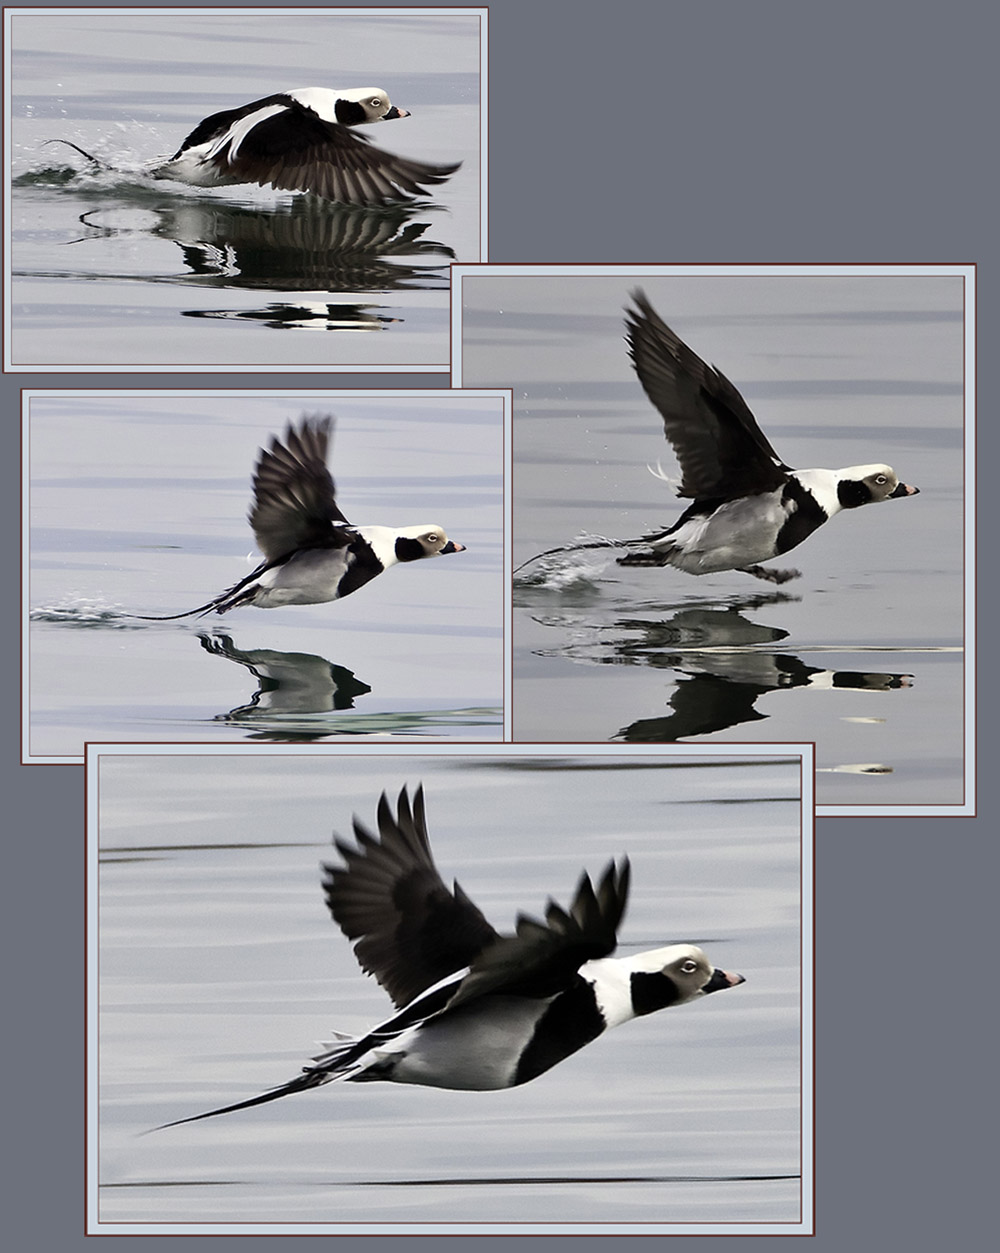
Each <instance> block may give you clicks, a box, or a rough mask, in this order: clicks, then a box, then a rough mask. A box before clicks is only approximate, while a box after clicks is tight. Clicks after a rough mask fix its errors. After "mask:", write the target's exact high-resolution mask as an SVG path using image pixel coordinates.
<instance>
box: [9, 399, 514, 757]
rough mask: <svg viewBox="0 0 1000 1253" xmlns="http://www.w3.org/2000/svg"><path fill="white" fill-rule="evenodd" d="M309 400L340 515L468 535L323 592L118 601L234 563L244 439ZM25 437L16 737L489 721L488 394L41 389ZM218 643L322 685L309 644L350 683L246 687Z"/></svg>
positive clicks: (213, 590) (498, 643)
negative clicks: (229, 600)
mask: <svg viewBox="0 0 1000 1253" xmlns="http://www.w3.org/2000/svg"><path fill="white" fill-rule="evenodd" d="M317 412H326V413H332V414H334V416H335V419H336V426H335V430H334V435H333V441H332V446H331V451H330V456H329V464H330V468H331V471H332V473H333V476H334V481H335V484H336V489H337V493H338V501H339V503H340V506H341V509H342V510H343V512H344V513H345V515H346V516H347V517H348V518H349V519H350V520H351V521H352V522H355V523H356V524H358V525H366V524H379V525H387V526H397V525H400V526H405V525H411V524H418V523H423V522H433V523H435V524H437V525H440V526H443V527H444V529H445V530H446V531H447V533H448V534H449V535H450V537H451V538H452V539H454V540H455V541H457V542H458V543H462V544H465V545H466V549H467V551H465V552H460V553H453V554H449V555H447V556H442V557H438V558H433V559H431V560H427V561H422V562H416V563H414V564H412V565H401V566H398V567H394V568H392V569H390V570H388V571H386V572H385V573H384V574H383V575H381V576H380V577H379V578H377V579H375V580H373V581H372V582H371V583H370V584H368V585H366V586H365V587H363V588H361V589H359V591H357V592H355V593H354V594H353V595H351V596H349V597H346V598H345V599H344V600H342V601H337V602H334V603H330V604H324V605H295V606H288V607H284V608H279V609H267V610H264V609H255V608H243V609H237V610H234V611H232V612H230V613H228V614H226V615H224V616H219V615H215V614H212V615H210V616H209V617H208V618H188V619H182V620H181V621H179V622H140V621H138V620H136V619H135V618H133V617H131V616H130V615H132V614H172V613H179V612H181V611H182V610H186V609H193V608H195V607H196V606H198V605H201V604H204V603H205V602H206V601H208V600H210V599H211V598H212V597H213V596H215V595H217V594H218V593H219V592H221V591H222V590H223V589H224V588H226V587H229V586H230V585H232V584H233V583H235V582H236V581H237V580H239V579H240V578H242V577H243V576H244V575H246V574H248V573H249V572H250V570H251V569H252V568H253V565H252V564H248V560H247V559H248V555H250V554H255V543H254V539H253V534H252V532H251V531H250V528H249V526H248V525H247V521H246V512H247V507H248V505H249V502H250V475H251V470H252V467H253V463H254V460H255V458H256V454H257V449H258V448H259V447H261V446H263V445H265V444H267V443H268V442H269V440H270V437H271V435H272V434H279V433H281V432H283V431H284V428H285V425H286V423H287V422H288V421H289V420H297V419H298V418H299V416H300V415H301V414H303V413H317ZM25 446H26V448H27V451H28V456H29V464H30V487H29V496H28V505H27V513H26V516H27V518H28V520H29V527H28V529H27V537H28V543H29V564H28V576H29V577H28V585H27V589H26V591H27V595H26V610H27V613H28V614H30V616H31V620H30V621H28V622H26V623H25V631H26V639H27V641H28V649H29V651H28V656H27V661H28V682H27V683H26V685H25V714H26V728H25V745H24V748H25V753H26V755H30V756H31V757H32V758H33V759H36V760H37V759H39V758H42V759H45V758H50V759H51V758H53V757H54V758H57V759H58V758H63V759H66V758H68V759H70V760H72V759H74V758H75V759H76V760H81V759H82V755H83V744H84V741H85V740H88V739H90V740H93V739H105V740H107V739H114V740H156V739H162V740H169V741H177V740H192V739H197V740H213V739H230V740H232V739H244V740H246V739H254V738H263V739H269V738H270V739H279V740H289V739H296V738H301V739H302V740H303V741H305V742H309V741H310V740H313V739H323V738H332V739H336V738H340V737H342V736H344V735H353V734H357V735H362V736H367V735H373V734H375V735H387V736H393V735H400V734H406V735H413V736H416V737H418V738H422V737H425V736H427V737H431V738H453V737H458V738H470V739H498V738H500V737H501V736H502V733H503V728H502V706H503V700H504V693H503V668H504V650H503V604H504V586H503V564H502V563H503V487H502V473H501V470H502V448H503V402H502V401H501V400H500V399H498V398H494V397H482V398H476V397H470V396H465V395H462V394H461V393H444V394H440V393H439V394H437V395H425V394H419V393H418V394H417V395H415V396H381V397H380V396H378V395H374V396H373V395H370V394H367V393H362V394H361V395H358V394H357V393H354V394H353V395H343V394H337V393H333V394H331V393H330V392H324V391H320V390H316V389H313V390H311V391H308V392H300V393H291V392H288V393H285V394H282V395H256V396H226V395H225V394H218V395H216V394H212V393H206V392H202V393H200V394H191V395H186V396H183V395H182V396H177V395H174V394H171V393H166V394H159V395H154V396H141V395H135V394H128V393H106V394H101V393H83V394H78V395H64V396H54V395H39V396H34V397H33V398H32V399H31V401H30V412H29V419H28V423H27V427H26V440H25ZM256 559H257V558H256V555H255V556H254V558H253V560H254V561H256ZM202 636H205V637H207V640H206V643H207V644H208V646H209V647H211V648H212V649H214V651H209V648H208V647H206V646H205V644H203V642H202V639H201V638H200V637H202ZM226 640H230V641H231V644H226V643H225V641H226ZM213 641H214V643H213ZM224 649H228V650H230V651H232V650H237V651H239V652H241V653H243V654H252V656H250V657H249V658H248V660H249V661H250V662H254V661H256V662H258V663H259V664H265V665H266V664H268V662H270V663H272V664H273V663H275V662H279V661H280V660H281V659H280V658H279V657H278V656H277V655H278V654H283V655H285V657H284V662H285V665H286V668H287V665H288V664H292V665H297V666H298V667H299V671H298V672H299V674H300V675H303V674H304V681H305V682H306V683H307V684H308V683H313V684H315V685H316V686H318V688H319V690H320V693H321V695H322V693H323V691H324V690H325V689H324V685H323V678H322V674H323V673H328V664H327V663H329V664H330V665H335V666H339V667H342V668H343V669H344V670H345V671H348V672H350V674H351V675H353V676H354V677H353V679H350V678H347V679H345V678H344V677H343V676H341V683H342V685H346V688H347V690H348V693H350V692H354V693H355V695H354V696H353V700H352V705H351V706H350V707H346V708H332V707H331V708H330V709H327V710H325V711H324V709H323V707H322V701H320V702H319V705H318V707H317V704H316V702H313V707H312V712H306V711H301V712H297V711H295V710H294V709H293V710H285V711H283V712H282V711H281V710H276V709H274V707H273V702H272V701H271V700H270V699H268V700H264V701H260V702H258V704H257V706H256V707H253V708H247V706H248V703H249V702H250V700H251V698H252V697H253V695H254V693H255V692H257V690H258V686H259V684H258V681H257V679H256V678H255V677H254V676H253V674H252V673H251V672H250V671H249V670H248V669H247V667H246V665H245V664H240V663H239V662H237V661H234V660H230V659H228V658H227V657H226V656H225V655H224V653H223V652H222V650H224ZM261 650H264V651H265V653H266V654H267V655H266V656H262V655H261ZM310 658H311V659H312V660H308V659H310ZM259 664H258V668H259ZM303 667H305V670H304V671H303ZM358 685H362V686H361V687H359V686H358ZM363 687H368V688H370V689H371V690H370V691H364V690H363Z"/></svg>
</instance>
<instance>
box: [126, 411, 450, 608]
mask: <svg viewBox="0 0 1000 1253" xmlns="http://www.w3.org/2000/svg"><path fill="white" fill-rule="evenodd" d="M332 423H333V419H332V418H330V417H313V418H311V417H305V418H303V419H302V420H301V421H300V422H299V424H298V426H293V425H292V424H291V423H289V424H288V428H287V430H286V431H285V435H284V439H283V440H281V439H279V438H278V437H277V436H273V437H272V439H271V443H270V446H269V447H268V448H263V449H261V450H260V452H259V454H258V456H257V464H256V466H255V468H254V474H253V501H252V503H251V505H250V512H249V514H248V518H249V522H250V526H251V528H252V530H253V533H254V536H255V538H256V540H257V546H258V548H259V549H260V551H261V552H262V553H263V555H264V560H263V561H262V562H261V563H260V565H259V566H257V568H256V569H255V570H253V571H251V573H250V574H248V575H247V576H246V577H245V578H243V579H240V581H239V582H238V583H234V584H233V586H232V587H229V588H227V589H226V590H225V591H224V592H222V593H220V594H219V595H218V596H216V597H215V598H214V599H213V600H210V601H208V603H207V604H204V605H199V606H198V607H197V608H196V609H187V610H185V611H184V612H183V613H172V614H166V615H157V616H149V615H144V614H134V615H133V616H134V617H136V618H142V619H143V620H144V621H146V622H170V621H174V620H175V619H177V618H191V617H195V616H198V617H201V616H203V615H204V614H208V613H213V612H214V613H227V612H228V611H229V610H230V609H236V608H238V607H240V606H242V605H256V606H257V607H258V608H259V609H274V608H276V607H280V606H283V605H319V604H324V603H325V602H327V601H331V600H340V599H342V598H343V597H344V596H349V595H350V594H351V593H352V592H356V591H357V590H358V588H359V587H363V586H364V585H365V584H366V583H370V582H371V580H372V579H374V578H375V577H376V576H377V575H380V574H381V573H382V572H383V570H388V569H389V567H390V566H395V565H398V564H399V563H400V562H409V561H420V560H422V559H423V558H424V557H440V556H444V555H445V554H447V553H458V552H464V551H465V545H464V544H456V543H455V542H454V541H453V540H450V539H449V538H448V536H447V535H446V534H445V533H444V530H443V529H442V528H441V527H439V526H437V525H436V524H435V523H431V522H427V523H421V524H420V525H418V526H407V527H402V528H398V529H397V528H394V527H387V526H352V525H351V523H350V522H348V520H347V519H346V518H345V517H344V515H343V514H342V513H341V511H340V509H339V507H338V506H337V501H336V493H335V488H334V483H333V478H332V477H331V475H330V471H329V470H328V469H327V465H326V458H327V448H328V445H329V439H330V430H331V427H332Z"/></svg>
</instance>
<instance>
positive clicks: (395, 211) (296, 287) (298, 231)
mask: <svg viewBox="0 0 1000 1253" xmlns="http://www.w3.org/2000/svg"><path fill="white" fill-rule="evenodd" d="M427 209H428V206H427V205H420V204H399V205H388V206H385V207H382V208H374V209H372V208H369V209H366V208H363V207H360V206H349V205H337V204H331V203H330V202H328V201H323V200H318V199H317V198H315V197H310V196H297V197H295V198H294V199H293V200H291V201H290V202H288V203H282V204H279V205H276V206H274V207H273V208H270V207H269V208H258V207H246V206H241V205H229V204H219V203H215V202H205V201H202V200H185V201H182V202H180V203H177V204H168V205H165V206H164V205H157V206H156V208H155V209H154V210H152V211H148V210H147V211H145V212H144V213H143V214H142V215H141V216H139V215H133V216H132V217H131V218H130V219H127V220H128V221H129V222H130V226H129V227H128V229H125V230H123V228H122V225H121V217H120V215H119V216H115V215H112V216H110V217H109V216H107V215H106V212H105V211H104V210H101V209H95V210H91V211H90V212H88V213H85V214H83V215H82V216H81V218H80V220H81V222H83V223H84V225H85V226H87V227H88V228H90V229H91V230H92V231H99V232H101V233H102V234H104V235H106V236H113V235H120V234H126V233H134V234H140V233H145V234H150V235H154V236H156V237H157V238H160V239H167V240H170V241H172V242H173V243H175V244H176V245H177V246H178V248H179V249H180V251H181V255H182V256H183V259H184V263H185V265H186V267H187V274H186V275H184V276H182V277H183V278H184V279H185V281H188V282H193V283H197V284H198V285H199V286H208V287H227V288H230V287H235V288H249V289H255V288H261V289H265V290H269V291H274V290H275V289H280V290H285V291H311V292H339V291H387V290H398V289H400V288H416V289H422V290H427V289H431V288H435V289H438V288H440V289H445V288H447V286H448V280H449V272H448V268H447V267H448V263H449V262H450V261H451V260H452V259H453V258H454V255H455V254H454V252H453V250H452V249H451V248H449V247H447V246H446V245H445V244H441V243H436V242H434V241H432V240H426V239H424V238H422V236H423V234H424V232H425V231H426V230H427V228H428V226H429V225H430V223H428V222H414V221H413V218H414V217H416V215H417V214H418V213H421V212H426V211H427ZM427 257H438V258H441V260H439V261H435V262H433V263H430V264H427V263H426V262H425V263H418V261H417V258H427Z"/></svg>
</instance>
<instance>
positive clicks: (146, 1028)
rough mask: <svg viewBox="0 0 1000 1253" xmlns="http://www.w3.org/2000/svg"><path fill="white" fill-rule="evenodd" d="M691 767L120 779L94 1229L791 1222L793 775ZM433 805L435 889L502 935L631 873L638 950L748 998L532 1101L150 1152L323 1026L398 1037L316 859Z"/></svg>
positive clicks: (340, 1112) (649, 1035)
mask: <svg viewBox="0 0 1000 1253" xmlns="http://www.w3.org/2000/svg"><path fill="white" fill-rule="evenodd" d="M671 751H672V750H668V753H667V755H665V756H664V755H662V754H661V755H658V756H656V757H655V758H652V757H646V758H644V759H643V758H638V757H637V756H636V755H635V754H632V755H629V754H628V753H626V754H624V756H622V757H618V756H615V757H613V758H611V757H608V756H607V755H604V756H600V755H596V754H590V755H589V756H579V757H577V756H569V757H566V756H557V757H555V758H551V757H542V758H535V759H528V760H525V759H524V758H521V759H513V760H512V759H511V758H509V757H504V758H493V757H491V756H487V757H485V758H470V757H467V756H463V755H459V756H457V757H447V758H444V757H440V756H438V757H428V756H422V755H419V754H418V755H417V756H415V757H408V758H399V757H396V758H378V759H373V758H370V757H368V758H362V757H357V756H351V755H350V754H349V753H347V754H339V755H337V756H336V757H335V758H334V757H330V756H326V757H318V756H308V755H295V756H293V757H281V758H274V757H270V758H268V757H263V756H260V755H253V754H251V755H248V754H247V753H244V752H241V753H239V754H238V755H236V754H234V755H224V756H217V755H213V756H211V757H207V758H204V757H202V758H198V757H194V758H192V757H189V756H186V757H179V756H173V757H169V756H157V755H153V756H143V757H141V758H137V757H127V756H117V755H114V754H109V753H106V754H105V755H103V756H102V757H101V758H100V764H99V768H98V774H97V783H96V788H95V795H96V798H97V802H98V808H99V814H100V831H99V844H100V868H99V871H97V874H98V880H97V883H98V885H99V907H98V914H97V915H96V918H95V921H96V924H97V932H98V934H99V939H100V948H99V977H98V986H97V987H93V986H92V987H91V994H92V997H94V996H99V1006H100V1016H99V1027H100V1030H99V1052H98V1055H97V1056H96V1057H95V1058H93V1059H92V1060H93V1061H95V1062H98V1061H99V1068H100V1088H99V1101H98V1103H97V1104H94V1103H93V1100H92V1104H91V1118H92V1119H94V1120H96V1121H94V1122H93V1123H92V1128H93V1129H94V1130H99V1133H100V1154H99V1163H94V1162H92V1171H94V1170H95V1167H96V1171H97V1173H92V1175H91V1180H92V1182H93V1183H95V1184H99V1185H100V1189H99V1190H100V1202H99V1204H100V1211H101V1215H102V1218H103V1219H104V1220H105V1221H106V1222H112V1223H114V1222H128V1221H141V1222H165V1223H180V1222H186V1221H189V1222H205V1221H210V1222H220V1223H221V1222H242V1223H272V1222H277V1221H280V1222H295V1223H336V1224H343V1223H351V1222H365V1223H386V1222H388V1223H392V1222H396V1223H405V1224H420V1223H428V1224H442V1223H443V1224H448V1223H456V1222H462V1221H468V1222H491V1221H493V1222H500V1223H502V1224H507V1223H511V1222H558V1223H565V1224H574V1223H587V1222H613V1223H615V1222H616V1223H621V1224H624V1225H625V1226H628V1225H629V1224H635V1223H642V1222H646V1223H673V1222H709V1223H712V1224H721V1225H722V1226H723V1227H725V1225H727V1224H732V1223H736V1222H744V1221H757V1222H778V1223H782V1222H789V1221H795V1220H796V1219H797V1218H798V1215H799V1207H800V1180H799V1179H798V1177H797V1176H798V1175H799V1174H800V1172H801V1169H802V1166H801V1158H800V1153H801V1151H802V1142H801V1138H800V1133H801V1112H802V1111H801V1092H800V1070H799V1067H800V1063H801V1061H802V1057H801V1050H800V1030H801V1027H802V1018H801V1005H800V978H801V976H802V965H801V961H802V959H801V949H800V943H801V939H802V926H801V913H800V909H801V890H802V887H801V882H800V877H801V872H802V854H801V844H800V820H801V815H800V804H799V796H800V783H799V764H798V761H797V760H796V759H788V758H772V759H770V760H762V759H756V760H754V759H752V758H751V759H748V758H743V759H742V760H741V759H740V758H738V757H735V758H734V755H732V754H724V753H719V754H718V755H716V756H713V757H711V758H705V757H698V756H696V757H695V759H694V760H693V761H681V760H676V759H673V760H672V759H671V757H670V755H669V754H670V752H671ZM421 781H422V782H423V783H424V786H425V791H426V800H427V814H428V829H429V833H430V838H431V843H432V847H433V849H434V855H435V858H436V861H437V864H438V865H439V867H440V869H441V873H442V876H443V877H444V879H445V880H446V882H449V883H450V882H451V878H452V876H457V878H458V879H459V881H460V882H461V884H462V886H463V887H464V888H465V890H466V891H467V892H468V893H469V894H470V896H471V897H472V899H473V900H474V901H475V902H476V903H477V904H478V905H479V906H480V908H481V909H482V910H483V912H484V913H485V914H486V916H487V917H488V918H489V919H490V920H491V921H492V922H493V923H494V925H495V926H497V927H498V928H499V929H501V930H507V929H509V928H510V926H511V925H512V923H513V920H514V916H515V914H516V913H517V912H518V911H519V910H524V911H526V912H528V913H534V914H536V915H537V914H538V913H539V912H540V911H541V910H542V909H543V908H544V904H545V901H546V899H547V897H548V896H549V895H550V894H551V895H552V896H553V897H554V898H555V899H556V900H558V901H561V902H563V903H565V902H567V900H568V898H569V897H570V895H571V893H572V890H573V887H574V885H575V883H576V880H577V878H578V875H579V873H580V871H581V870H583V869H587V870H589V871H590V872H591V873H592V874H596V873H599V872H600V871H601V870H602V869H603V867H604V866H605V864H606V863H607V861H608V860H609V859H610V858H612V857H619V856H621V855H622V854H623V853H627V854H628V855H629V857H630V858H631V861H632V877H633V888H632V893H631V902H630V906H629V909H628V912H627V915H626V920H625V923H624V924H623V927H622V929H621V931H620V937H619V938H620V943H621V948H620V952H623V953H627V952H636V951H641V950H643V949H647V948H654V947H658V946H660V945H661V944H665V943H671V942H674V941H692V942H695V943H699V944H702V945H703V946H704V948H705V950H706V952H708V954H709V956H710V958H711V959H712V960H713V961H714V962H715V963H716V964H718V965H722V966H723V967H725V968H726V969H729V970H737V971H739V972H740V973H742V974H744V975H745V977H746V980H747V982H746V983H745V984H744V985H742V986H741V987H740V988H737V989H733V990H732V991H730V992H727V993H726V994H725V995H717V996H713V997H709V998H708V999H707V1000H704V1001H701V1002H698V1003H696V1004H694V1005H690V1006H683V1007H680V1008H678V1009H676V1010H671V1011H663V1012H662V1013H660V1014H653V1015H651V1016H650V1017H648V1018H645V1019H643V1020H641V1021H637V1022H632V1023H628V1024H626V1025H625V1026H623V1027H621V1028H618V1029H616V1030H615V1031H613V1032H611V1033H609V1034H608V1036H607V1037H605V1038H602V1039H600V1040H598V1041H596V1042H595V1043H594V1044H592V1045H590V1046H588V1047H587V1048H586V1049H584V1050H582V1051H581V1052H580V1053H578V1054H575V1055H574V1056H573V1057H572V1058H570V1059H568V1060H567V1061H566V1062H564V1063H562V1064H561V1065H560V1066H558V1067H556V1068H555V1069H553V1070H552V1071H550V1072H548V1073H547V1074H546V1075H544V1076H542V1077H540V1078H539V1079H538V1080H536V1081H534V1082H532V1083H530V1084H527V1085H525V1086H524V1087H521V1088H517V1089H512V1090H508V1091H501V1092H488V1093H468V1092H449V1091H445V1090H438V1089H424V1088H417V1087H404V1086H400V1085H394V1084H364V1085H351V1084H342V1085H337V1086H333V1087H326V1088H322V1089H319V1090H317V1091H315V1092H311V1093H306V1094H302V1095H300V1096H297V1097H289V1098H286V1099H282V1100H279V1101H276V1102H274V1103H273V1104H270V1105H267V1106H263V1107H260V1108H257V1109H254V1110H249V1111H241V1112H239V1113H236V1114H232V1115H227V1116H222V1117H219V1118H217V1119H210V1120H207V1121H203V1122H197V1123H192V1124H188V1125H185V1126H181V1127H174V1128H169V1129H166V1130H163V1131H158V1132H156V1133H154V1134H152V1135H148V1136H140V1133H141V1132H145V1131H147V1130H149V1128H151V1127H155V1126H157V1125H159V1124H161V1123H163V1122H166V1121H169V1120H172V1119H176V1118H183V1117H185V1116H187V1115H190V1114H194V1113H198V1112H201V1111H203V1110H207V1109H211V1108H213V1107H216V1106H219V1105H221V1104H225V1103H228V1102H230V1101H234V1100H238V1099H242V1098H243V1097H247V1096H251V1095H254V1094H255V1093H257V1092H260V1091H263V1090H264V1089H266V1088H268V1087H271V1086H274V1085H275V1084H278V1083H281V1082H283V1081H284V1080H286V1079H289V1078H291V1077H292V1076H293V1075H294V1074H296V1073H297V1072H298V1070H299V1068H300V1066H301V1065H302V1064H303V1063H304V1062H305V1061H306V1060H308V1058H309V1056H310V1055H311V1054H312V1053H314V1052H315V1051H316V1048H315V1042H317V1041H319V1040H322V1039H328V1038H330V1037H329V1032H330V1030H331V1029H337V1030H341V1031H348V1032H353V1031H360V1030H362V1029H364V1028H366V1027H368V1026H371V1025H372V1024H373V1023H375V1022H377V1021H379V1020H380V1019H381V1018H382V1017H384V1015H385V1012H386V1010H387V1008H388V1001H387V998H386V997H385V995H384V993H383V992H382V991H381V989H379V988H378V986H377V985H376V984H375V982H374V981H373V980H371V979H368V978H366V977H365V976H364V975H363V974H362V973H361V972H360V970H359V969H358V967H357V964H356V962H355V959H354V956H353V953H352V952H351V948H350V946H349V944H348V942H347V941H346V940H345V939H344V937H343V936H342V935H341V934H340V932H339V931H338V929H337V928H336V926H335V925H334V924H333V923H332V921H331V920H330V917H329V915H328V913H327V911H326V907H325V904H324V902H323V898H322V893H321V890H320V883H319V873H320V863H321V862H322V861H326V860H331V859H335V855H334V853H333V850H332V848H331V845H330V842H329V841H330V836H331V832H336V833H338V834H339V835H341V836H349V835H350V819H351V815H352V813H357V815H358V817H359V818H360V819H361V820H362V822H363V823H364V824H365V825H366V826H368V827H371V826H373V824H374V819H375V805H376V802H377V799H378V795H379V793H380V792H381V791H382V790H383V789H385V790H387V791H388V792H389V793H390V795H391V796H392V798H393V803H395V796H396V794H397V793H398V790H399V788H400V787H401V786H403V784H409V786H410V788H411V790H412V789H413V788H414V787H415V786H416V785H417V784H418V783H419V782H421ZM806 829H807V832H808V822H807V827H806ZM92 873H93V863H92ZM92 886H93V881H92ZM106 1230H107V1229H106Z"/></svg>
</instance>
